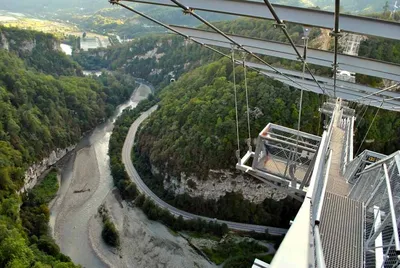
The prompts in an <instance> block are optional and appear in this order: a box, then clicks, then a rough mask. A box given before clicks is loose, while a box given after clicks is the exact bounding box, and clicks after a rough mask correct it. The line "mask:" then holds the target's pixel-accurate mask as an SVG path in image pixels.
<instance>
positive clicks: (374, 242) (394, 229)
mask: <svg viewBox="0 0 400 268" xmlns="http://www.w3.org/2000/svg"><path fill="white" fill-rule="evenodd" d="M399 172H400V151H399V152H397V153H395V154H393V155H390V156H388V157H386V158H384V159H382V160H380V161H378V162H376V163H374V164H372V165H370V166H368V167H366V168H365V169H364V170H363V171H361V172H360V174H359V178H358V179H357V182H356V184H355V185H354V187H353V188H352V190H351V192H350V195H349V197H350V198H352V199H354V200H357V201H360V202H362V203H363V205H364V208H365V210H364V211H365V225H364V230H363V233H364V267H366V268H369V267H371V268H372V267H382V268H383V267H397V265H399V264H400V263H399V256H400V255H399V254H400V242H399V234H398V222H399V221H400V174H399Z"/></svg>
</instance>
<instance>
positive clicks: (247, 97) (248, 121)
mask: <svg viewBox="0 0 400 268" xmlns="http://www.w3.org/2000/svg"><path fill="white" fill-rule="evenodd" d="M245 61H246V57H245V56H243V72H244V87H245V90H246V105H247V129H248V131H249V139H248V141H247V146H248V147H249V152H251V151H252V148H251V129H250V107H249V92H248V88H247V69H246V64H245Z"/></svg>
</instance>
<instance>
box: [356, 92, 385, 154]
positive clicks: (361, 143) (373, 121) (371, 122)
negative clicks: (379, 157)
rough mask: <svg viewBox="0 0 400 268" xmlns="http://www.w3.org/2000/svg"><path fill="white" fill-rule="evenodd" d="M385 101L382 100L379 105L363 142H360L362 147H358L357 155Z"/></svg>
mask: <svg viewBox="0 0 400 268" xmlns="http://www.w3.org/2000/svg"><path fill="white" fill-rule="evenodd" d="M383 102H384V101H383V100H382V103H381V106H379V108H378V110H377V111H376V113H375V116H374V118H373V119H372V122H371V124H370V125H369V127H368V130H367V133H365V136H364V138H363V140H362V142H361V144H360V147H358V150H357V153H356V154H355V155H358V153H359V152H360V150H361V147H362V145H363V144H364V141H365V139H366V138H367V135H368V133H369V131H370V130H371V128H372V125H373V124H374V122H375V119H376V117H377V116H378V113H379V110H380V109H381V108H382V106H383Z"/></svg>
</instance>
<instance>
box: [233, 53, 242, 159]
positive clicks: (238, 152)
mask: <svg viewBox="0 0 400 268" xmlns="http://www.w3.org/2000/svg"><path fill="white" fill-rule="evenodd" d="M235 67H236V65H235V49H234V47H232V68H233V69H232V74H233V90H234V91H235V112H236V138H237V146H238V149H237V151H236V157H237V158H238V161H240V136H239V112H238V100H237V89H236V70H235Z"/></svg>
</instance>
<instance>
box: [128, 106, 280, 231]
mask: <svg viewBox="0 0 400 268" xmlns="http://www.w3.org/2000/svg"><path fill="white" fill-rule="evenodd" d="M156 109H157V106H154V107H152V108H151V109H149V110H148V111H146V112H144V113H143V114H142V115H141V116H140V117H139V118H138V119H136V120H135V122H133V124H132V125H131V127H130V129H129V132H128V135H127V137H126V139H125V142H124V146H123V148H122V162H123V163H124V165H125V169H126V172H127V173H128V175H129V177H130V179H131V180H132V181H133V182H134V183H135V184H136V185H137V188H138V190H139V191H140V192H142V193H144V194H145V195H147V196H148V197H150V198H151V199H152V200H153V201H154V202H155V203H156V204H157V205H158V206H160V207H162V208H165V209H168V210H169V211H170V212H171V213H172V214H174V215H176V216H182V217H183V218H184V219H197V218H200V219H203V220H206V221H213V220H214V219H211V218H207V217H203V216H198V215H194V214H191V213H188V212H186V211H183V210H180V209H177V208H175V207H173V206H171V205H170V204H168V203H166V202H164V201H163V200H161V199H160V198H159V197H158V196H157V195H155V194H154V193H153V192H152V191H151V190H150V189H149V188H148V187H147V185H146V184H145V183H144V182H143V181H142V179H141V178H140V176H139V174H138V172H137V171H136V169H135V167H134V166H133V164H132V160H131V152H132V147H133V144H134V139H135V136H136V132H137V130H138V127H139V125H140V124H141V123H142V122H143V121H144V120H145V119H146V118H147V117H149V115H150V114H151V113H152V112H154V111H155V110H156ZM218 223H226V224H227V225H228V227H229V228H230V229H234V230H239V231H249V232H250V231H255V232H258V233H264V232H265V230H266V229H268V232H269V233H270V234H272V235H282V234H285V233H286V232H287V229H282V228H276V227H268V226H261V225H253V224H245V223H237V222H230V221H222V220H218Z"/></svg>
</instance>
